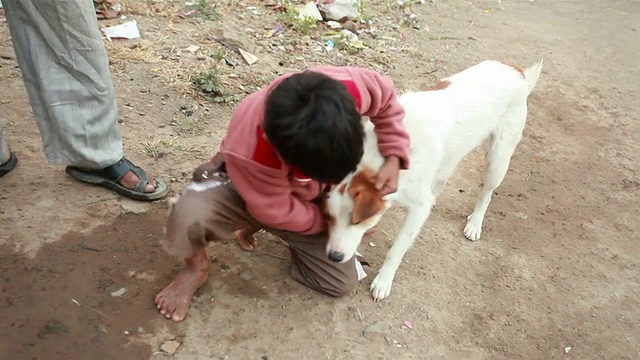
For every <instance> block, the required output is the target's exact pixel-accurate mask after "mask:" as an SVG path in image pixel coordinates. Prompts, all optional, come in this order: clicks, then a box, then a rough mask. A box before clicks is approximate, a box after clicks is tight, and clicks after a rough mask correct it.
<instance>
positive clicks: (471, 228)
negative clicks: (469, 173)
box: [464, 132, 521, 241]
mask: <svg viewBox="0 0 640 360" xmlns="http://www.w3.org/2000/svg"><path fill="white" fill-rule="evenodd" d="M520 137H521V135H520V132H518V133H516V134H509V135H506V134H499V135H494V136H493V137H492V138H491V143H490V145H489V149H488V151H487V155H486V160H487V169H486V173H485V180H484V187H483V188H482V191H481V192H480V194H479V195H478V200H477V201H476V205H475V208H474V209H473V213H471V215H469V216H467V224H466V226H465V227H464V236H465V237H466V238H467V239H469V240H471V241H476V240H478V239H480V235H481V233H482V223H483V221H484V215H485V213H486V211H487V208H488V207H489V202H491V195H492V194H493V191H494V190H495V189H496V188H497V187H498V186H500V184H501V183H502V180H503V179H504V177H505V175H506V174H507V170H508V169H509V163H510V162H511V156H512V155H513V152H514V151H515V149H516V146H518V143H519V141H520Z"/></svg>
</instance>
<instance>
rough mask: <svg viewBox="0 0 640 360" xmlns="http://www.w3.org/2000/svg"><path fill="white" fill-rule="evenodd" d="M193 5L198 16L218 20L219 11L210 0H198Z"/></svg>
mask: <svg viewBox="0 0 640 360" xmlns="http://www.w3.org/2000/svg"><path fill="white" fill-rule="evenodd" d="M193 6H194V10H196V14H197V15H196V16H197V17H199V18H201V19H205V20H212V21H213V20H218V12H217V11H216V9H215V8H214V7H213V5H211V2H209V0H198V1H197V2H196V3H195V4H194V5H193Z"/></svg>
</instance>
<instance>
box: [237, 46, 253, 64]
mask: <svg viewBox="0 0 640 360" xmlns="http://www.w3.org/2000/svg"><path fill="white" fill-rule="evenodd" d="M238 51H239V52H240V55H241V56H242V58H243V59H244V61H246V62H247V64H249V65H253V64H255V63H257V62H258V57H257V56H255V55H253V54H252V53H250V52H248V51H245V50H242V49H240V48H238Z"/></svg>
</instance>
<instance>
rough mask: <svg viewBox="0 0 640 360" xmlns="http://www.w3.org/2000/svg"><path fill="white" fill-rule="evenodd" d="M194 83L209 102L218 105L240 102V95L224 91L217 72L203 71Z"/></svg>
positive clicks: (195, 77)
mask: <svg viewBox="0 0 640 360" xmlns="http://www.w3.org/2000/svg"><path fill="white" fill-rule="evenodd" d="M192 82H193V84H194V85H195V87H196V89H197V90H198V91H199V92H200V93H201V94H202V96H204V97H205V98H206V99H207V100H210V101H213V102H217V103H233V102H238V101H240V96H239V95H234V94H231V93H229V92H227V91H226V90H225V89H224V87H223V86H222V84H221V82H220V77H219V75H218V72H217V71H216V70H209V71H201V72H199V73H198V74H197V75H196V76H194V77H193V79H192Z"/></svg>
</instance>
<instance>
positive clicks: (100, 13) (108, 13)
mask: <svg viewBox="0 0 640 360" xmlns="http://www.w3.org/2000/svg"><path fill="white" fill-rule="evenodd" d="M93 6H94V7H95V9H96V17H97V18H98V20H110V19H115V18H117V17H118V16H119V15H120V12H121V11H122V5H120V4H114V5H112V6H108V3H107V2H106V1H95V0H94V2H93ZM0 8H2V6H1V5H0Z"/></svg>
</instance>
